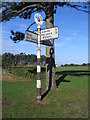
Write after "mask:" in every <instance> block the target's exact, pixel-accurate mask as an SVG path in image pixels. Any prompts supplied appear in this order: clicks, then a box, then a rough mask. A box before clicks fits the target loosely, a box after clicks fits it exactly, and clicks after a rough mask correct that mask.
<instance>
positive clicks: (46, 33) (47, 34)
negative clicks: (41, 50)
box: [41, 27, 58, 41]
mask: <svg viewBox="0 0 90 120" xmlns="http://www.w3.org/2000/svg"><path fill="white" fill-rule="evenodd" d="M54 38H58V27H53V28H48V29H42V30H41V41H45V40H50V39H54Z"/></svg>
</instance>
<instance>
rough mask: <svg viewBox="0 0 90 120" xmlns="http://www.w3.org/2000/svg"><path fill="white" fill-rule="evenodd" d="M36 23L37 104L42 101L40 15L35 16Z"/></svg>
mask: <svg viewBox="0 0 90 120" xmlns="http://www.w3.org/2000/svg"><path fill="white" fill-rule="evenodd" d="M34 19H35V22H36V23H37V25H38V26H37V33H38V37H37V102H40V101H41V66H40V55H41V50H40V40H41V35H40V34H41V33H40V32H41V30H40V25H42V24H43V18H42V16H41V15H40V14H38V13H37V14H35V16H34ZM38 19H39V20H38Z"/></svg>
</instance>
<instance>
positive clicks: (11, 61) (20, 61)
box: [1, 53, 46, 67]
mask: <svg viewBox="0 0 90 120" xmlns="http://www.w3.org/2000/svg"><path fill="white" fill-rule="evenodd" d="M1 57H2V67H7V66H25V65H32V64H33V65H36V64H37V56H36V55H35V54H28V55H27V54H25V53H20V54H15V55H14V54H12V53H4V54H3V55H2V56H1ZM45 64H46V57H45V56H44V55H41V65H45Z"/></svg>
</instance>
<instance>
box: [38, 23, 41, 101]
mask: <svg viewBox="0 0 90 120" xmlns="http://www.w3.org/2000/svg"><path fill="white" fill-rule="evenodd" d="M37 31H38V42H37V102H40V101H41V65H40V54H41V51H40V39H41V37H40V25H39V24H38V26H37Z"/></svg>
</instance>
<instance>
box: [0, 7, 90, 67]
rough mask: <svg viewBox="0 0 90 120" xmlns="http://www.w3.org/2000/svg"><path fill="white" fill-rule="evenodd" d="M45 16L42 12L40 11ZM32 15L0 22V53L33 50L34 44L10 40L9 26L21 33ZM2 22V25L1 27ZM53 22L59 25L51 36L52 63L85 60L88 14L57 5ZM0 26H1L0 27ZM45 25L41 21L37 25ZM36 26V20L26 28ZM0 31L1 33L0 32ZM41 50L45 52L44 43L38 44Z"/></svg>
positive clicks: (43, 26) (34, 48)
mask: <svg viewBox="0 0 90 120" xmlns="http://www.w3.org/2000/svg"><path fill="white" fill-rule="evenodd" d="M40 14H41V15H42V17H43V18H45V14H44V13H40ZM34 15H35V13H34V14H33V15H32V17H31V19H30V20H24V19H20V18H18V17H17V18H16V19H12V20H10V21H8V22H4V23H2V24H1V23H0V39H2V50H1V49H0V53H1V54H3V53H5V52H10V53H13V54H18V53H21V52H23V53H26V54H37V45H36V44H35V43H30V42H26V41H25V40H24V41H21V42H19V43H16V44H15V43H14V42H13V41H12V40H11V39H10V36H11V32H10V31H11V30H12V29H13V30H14V31H21V32H23V33H25V30H26V29H27V27H28V26H29V25H30V24H31V23H32V22H34ZM1 26H2V27H1ZM54 26H58V28H59V38H58V39H55V62H56V64H59V65H61V64H65V63H76V64H82V63H87V62H88V14H87V13H84V12H80V11H77V10H75V9H73V8H68V7H63V8H58V9H57V12H56V14H55V15H54ZM1 28H2V29H1ZM41 28H45V22H44V23H43V25H42V26H41ZM36 29H37V24H35V25H33V26H32V27H31V28H30V30H31V31H34V30H36ZM1 32H2V33H1ZM1 34H2V35H1ZM0 44H1V41H0ZM41 54H44V55H46V47H45V46H44V45H41Z"/></svg>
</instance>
